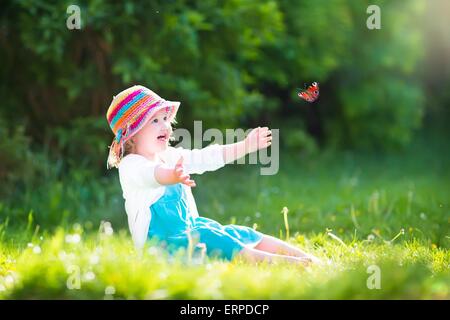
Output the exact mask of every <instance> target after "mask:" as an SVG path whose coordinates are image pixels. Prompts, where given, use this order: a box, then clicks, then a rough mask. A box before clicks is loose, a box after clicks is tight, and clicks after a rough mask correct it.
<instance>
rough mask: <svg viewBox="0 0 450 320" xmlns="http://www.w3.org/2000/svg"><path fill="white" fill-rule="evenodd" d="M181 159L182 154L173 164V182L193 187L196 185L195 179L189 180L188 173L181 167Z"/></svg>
mask: <svg viewBox="0 0 450 320" xmlns="http://www.w3.org/2000/svg"><path fill="white" fill-rule="evenodd" d="M183 160H184V159H183V156H181V157H180V159H179V160H178V162H177V164H176V165H175V168H174V174H175V180H176V182H175V183H179V182H180V183H182V184H185V185H187V186H188V187H195V186H196V184H195V181H194V180H191V179H190V178H191V177H190V175H189V174H187V173H186V172H185V169H184V167H183Z"/></svg>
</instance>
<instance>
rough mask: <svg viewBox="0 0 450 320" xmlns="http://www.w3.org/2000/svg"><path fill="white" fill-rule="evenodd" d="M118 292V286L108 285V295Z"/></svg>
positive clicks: (106, 290) (106, 291)
mask: <svg viewBox="0 0 450 320" xmlns="http://www.w3.org/2000/svg"><path fill="white" fill-rule="evenodd" d="M115 293H116V288H114V287H113V286H107V287H106V288H105V294H106V295H113V294H115Z"/></svg>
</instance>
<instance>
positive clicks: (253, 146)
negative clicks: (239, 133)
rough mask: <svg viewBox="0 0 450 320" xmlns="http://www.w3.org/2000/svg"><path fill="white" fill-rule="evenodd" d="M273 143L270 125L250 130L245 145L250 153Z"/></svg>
mask: <svg viewBox="0 0 450 320" xmlns="http://www.w3.org/2000/svg"><path fill="white" fill-rule="evenodd" d="M271 144H272V132H271V131H270V130H269V128H268V127H263V128H261V127H258V128H255V129H253V130H252V131H250V133H249V134H248V136H247V137H246V138H245V146H246V150H247V152H248V153H252V152H255V151H257V150H260V149H264V148H267V147H268V146H270V145H271Z"/></svg>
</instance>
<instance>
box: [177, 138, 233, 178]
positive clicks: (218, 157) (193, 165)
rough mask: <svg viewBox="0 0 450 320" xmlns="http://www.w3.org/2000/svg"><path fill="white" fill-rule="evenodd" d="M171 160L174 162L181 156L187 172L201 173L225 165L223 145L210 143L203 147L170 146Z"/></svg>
mask: <svg viewBox="0 0 450 320" xmlns="http://www.w3.org/2000/svg"><path fill="white" fill-rule="evenodd" d="M171 149H172V152H171V162H173V163H176V162H177V161H178V159H179V158H180V156H183V159H184V166H185V168H186V170H187V172H188V173H189V174H202V173H204V172H205V171H215V170H218V169H220V168H222V167H223V166H225V161H224V158H223V147H222V146H221V145H219V144H212V145H209V146H207V147H205V148H203V149H192V150H189V149H184V148H181V147H180V148H171Z"/></svg>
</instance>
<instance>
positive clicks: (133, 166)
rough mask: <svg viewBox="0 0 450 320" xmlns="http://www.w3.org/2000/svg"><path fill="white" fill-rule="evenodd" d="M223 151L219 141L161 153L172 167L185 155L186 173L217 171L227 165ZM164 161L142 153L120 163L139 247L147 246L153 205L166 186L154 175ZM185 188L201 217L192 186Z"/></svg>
mask: <svg viewBox="0 0 450 320" xmlns="http://www.w3.org/2000/svg"><path fill="white" fill-rule="evenodd" d="M222 150H223V146H222V145H218V144H212V145H209V146H207V147H206V148H203V149H193V150H189V149H183V148H174V147H168V148H167V149H166V150H165V151H163V152H161V153H159V154H158V156H159V157H160V158H161V159H162V160H163V161H164V162H165V163H166V164H167V165H170V166H175V164H176V163H177V161H178V159H179V158H180V156H183V158H184V161H183V163H184V167H185V169H186V171H187V173H189V174H202V173H203V172H205V171H215V170H217V169H219V168H222V167H223V166H224V165H225V161H224V158H223V151H222ZM157 158H158V157H157ZM161 163H162V161H161V160H160V159H158V160H156V161H150V160H148V159H147V158H145V157H143V156H141V155H138V154H129V155H126V156H125V157H124V158H123V159H122V160H121V161H120V164H119V168H118V169H119V179H120V185H121V187H122V192H123V198H124V199H125V211H126V213H127V216H128V227H129V229H130V232H131V236H132V239H133V242H134V245H135V246H136V248H142V247H143V246H144V244H145V242H146V240H147V236H148V228H149V226H150V220H151V214H150V206H151V205H152V204H153V203H155V202H156V201H157V200H158V199H159V198H160V197H161V196H162V195H163V194H164V191H165V188H166V187H165V186H164V185H161V184H159V183H158V182H157V181H156V179H155V176H154V170H155V167H156V165H158V164H161ZM183 187H184V188H185V190H186V191H187V196H188V200H189V206H190V209H191V210H192V211H191V212H193V214H194V215H196V216H198V211H197V206H196V204H195V200H194V197H193V195H192V192H191V188H190V187H188V186H186V185H183Z"/></svg>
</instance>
